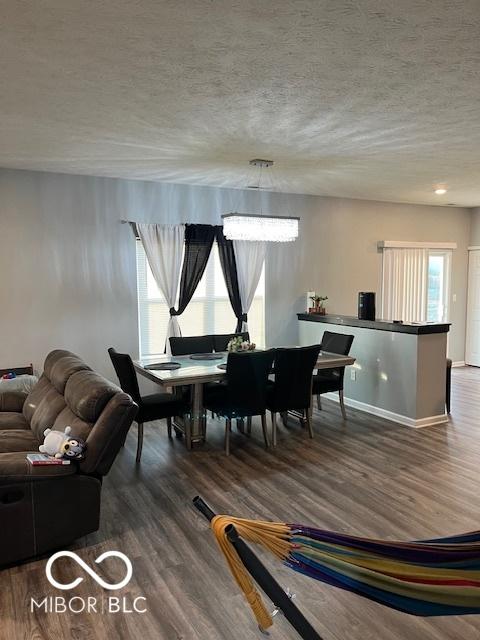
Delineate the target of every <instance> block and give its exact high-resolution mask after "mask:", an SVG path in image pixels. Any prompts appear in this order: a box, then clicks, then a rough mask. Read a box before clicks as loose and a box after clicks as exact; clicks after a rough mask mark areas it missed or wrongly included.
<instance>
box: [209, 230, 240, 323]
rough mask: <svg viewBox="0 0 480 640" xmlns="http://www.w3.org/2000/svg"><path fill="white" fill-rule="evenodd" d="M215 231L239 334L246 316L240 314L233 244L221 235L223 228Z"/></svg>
mask: <svg viewBox="0 0 480 640" xmlns="http://www.w3.org/2000/svg"><path fill="white" fill-rule="evenodd" d="M215 229H216V234H215V235H216V240H217V245H218V253H219V255H220V264H221V265H222V271H223V277H224V278H225V284H226V285H227V291H228V297H229V298H230V304H231V305H232V309H233V313H234V314H235V316H236V318H237V326H236V329H235V332H236V333H239V332H240V331H241V330H242V322H247V314H246V313H245V314H242V301H241V300H240V293H239V291H238V277H237V263H236V262H235V252H234V251H233V242H232V241H231V240H227V238H225V236H224V235H223V227H221V226H218V227H215Z"/></svg>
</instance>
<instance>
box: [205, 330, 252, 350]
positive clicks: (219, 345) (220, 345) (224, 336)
mask: <svg viewBox="0 0 480 640" xmlns="http://www.w3.org/2000/svg"><path fill="white" fill-rule="evenodd" d="M239 337H240V338H242V340H243V341H244V342H250V334H249V333H248V331H244V332H243V333H217V334H215V335H213V336H212V338H213V348H214V350H215V351H226V350H227V345H228V343H229V342H230V340H231V339H232V338H239Z"/></svg>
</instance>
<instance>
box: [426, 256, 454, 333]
mask: <svg viewBox="0 0 480 640" xmlns="http://www.w3.org/2000/svg"><path fill="white" fill-rule="evenodd" d="M451 256H452V253H451V251H429V252H428V289H427V322H446V321H447V320H448V314H449V309H448V293H449V290H450V259H451Z"/></svg>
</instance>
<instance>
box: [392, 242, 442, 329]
mask: <svg viewBox="0 0 480 640" xmlns="http://www.w3.org/2000/svg"><path fill="white" fill-rule="evenodd" d="M418 245H420V246H415V247H385V248H384V250H383V273H382V317H383V318H385V319H387V320H402V321H403V322H446V321H447V320H448V316H449V304H448V302H449V296H450V293H449V292H450V271H451V256H452V252H451V250H444V249H429V248H428V247H422V246H421V243H418Z"/></svg>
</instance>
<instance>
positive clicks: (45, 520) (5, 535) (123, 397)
mask: <svg viewBox="0 0 480 640" xmlns="http://www.w3.org/2000/svg"><path fill="white" fill-rule="evenodd" d="M137 410H138V407H137V405H136V404H135V403H134V402H133V400H132V399H131V397H130V396H129V395H127V394H125V393H123V392H122V391H121V390H120V389H119V388H118V387H117V386H116V385H114V384H112V383H111V382H109V381H108V380H106V379H105V378H103V377H102V376H100V375H98V374H97V373H95V372H94V371H92V370H91V369H90V367H89V366H88V365H86V364H85V363H84V362H83V361H82V360H81V359H80V358H79V357H78V356H76V355H75V354H73V353H71V352H69V351H64V350H59V349H57V350H55V351H52V352H51V353H50V354H49V355H48V356H47V358H46V360H45V366H44V372H43V374H42V376H41V378H40V380H39V381H38V383H37V384H36V385H35V387H34V388H33V389H32V391H31V392H30V394H28V395H26V394H23V393H12V392H7V393H3V394H2V393H0V565H6V564H12V563H15V562H18V561H20V560H23V559H26V558H30V557H33V556H37V555H39V554H42V553H45V552H47V551H50V550H53V549H57V548H60V547H62V546H65V545H68V544H70V543H71V542H73V540H75V539H76V538H78V537H80V536H83V535H86V534H87V533H91V532H92V531H96V530H97V529H98V526H99V517H100V491H101V479H102V476H104V475H105V474H107V473H108V471H109V469H110V467H111V466H112V463H113V461H114V460H115V457H116V455H117V453H118V451H119V449H120V447H121V445H122V443H123V441H124V439H125V436H126V434H127V432H128V429H129V428H130V425H131V423H132V421H133V420H134V418H135V415H136V413H137ZM68 425H69V426H71V427H72V434H73V435H75V436H76V437H79V438H82V439H83V440H85V441H86V443H87V450H86V455H85V459H84V460H82V461H80V462H72V463H71V464H70V465H64V466H41V467H33V466H32V465H30V464H29V462H28V461H27V460H26V454H27V453H38V447H39V445H40V444H41V443H42V442H43V439H44V437H43V432H44V430H45V429H46V428H53V429H57V430H59V431H64V429H65V427H66V426H68Z"/></svg>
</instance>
